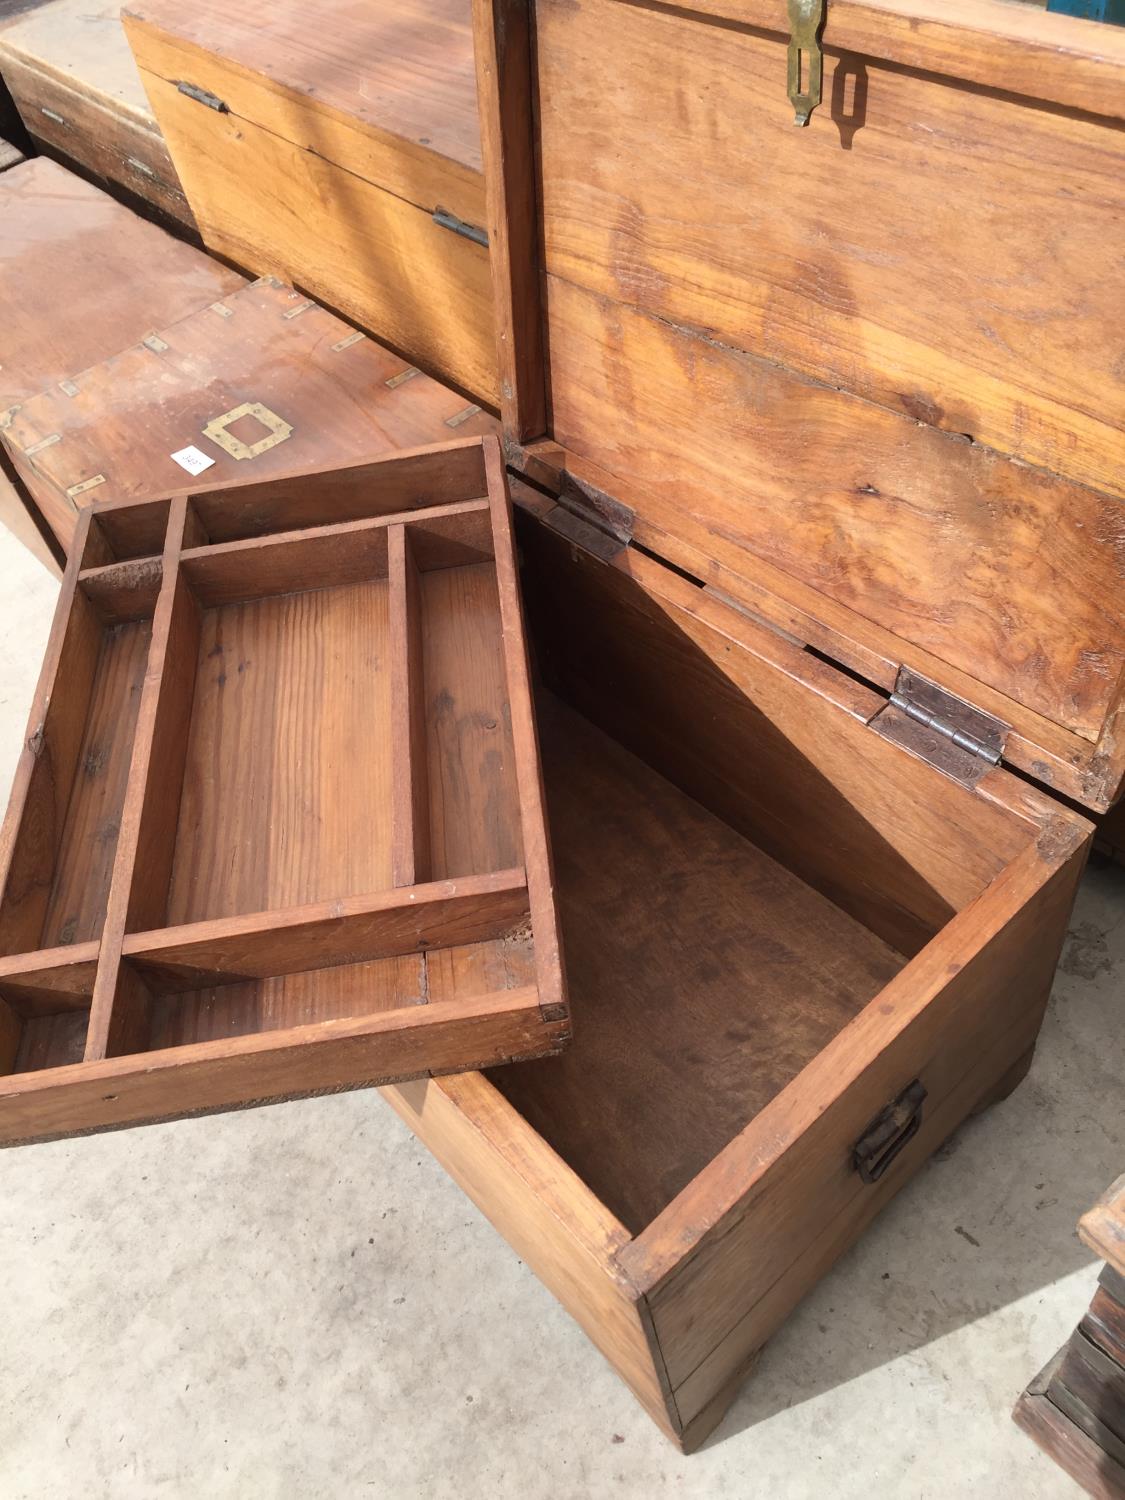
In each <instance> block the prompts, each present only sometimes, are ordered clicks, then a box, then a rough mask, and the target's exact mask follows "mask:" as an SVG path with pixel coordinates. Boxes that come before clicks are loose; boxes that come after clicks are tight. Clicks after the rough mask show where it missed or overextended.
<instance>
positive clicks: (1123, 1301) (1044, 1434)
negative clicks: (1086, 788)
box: [1012, 1177, 1125, 1500]
mask: <svg viewBox="0 0 1125 1500" xmlns="http://www.w3.org/2000/svg"><path fill="white" fill-rule="evenodd" d="M1078 1233H1079V1235H1080V1236H1081V1238H1082V1239H1083V1240H1084V1241H1085V1242H1086V1244H1087V1245H1089V1247H1090V1249H1091V1250H1093V1251H1094V1252H1095V1254H1097V1255H1099V1256H1101V1257H1102V1258H1103V1259H1104V1260H1105V1266H1104V1267H1103V1268H1102V1274H1101V1276H1100V1278H1099V1281H1098V1289H1097V1291H1096V1292H1095V1293H1094V1297H1093V1300H1092V1302H1091V1303H1090V1307H1089V1311H1088V1312H1087V1313H1086V1316H1085V1317H1084V1318H1083V1319H1082V1321H1081V1323H1080V1324H1079V1325H1078V1327H1077V1329H1076V1330H1075V1331H1074V1333H1073V1334H1072V1335H1071V1337H1070V1339H1069V1341H1068V1342H1067V1343H1066V1344H1065V1345H1064V1347H1063V1348H1062V1349H1060V1350H1059V1352H1058V1354H1056V1355H1055V1357H1054V1359H1052V1360H1051V1361H1050V1363H1049V1364H1048V1365H1047V1366H1046V1367H1045V1368H1044V1369H1043V1370H1041V1371H1040V1372H1039V1374H1038V1375H1037V1376H1036V1378H1035V1379H1034V1380H1033V1381H1032V1382H1031V1384H1030V1385H1029V1386H1028V1388H1027V1390H1026V1391H1025V1392H1024V1393H1023V1395H1022V1396H1021V1397H1020V1399H1019V1401H1018V1402H1017V1403H1016V1409H1015V1411H1014V1412H1013V1414H1012V1415H1013V1417H1014V1418H1015V1420H1016V1422H1017V1423H1018V1424H1019V1425H1020V1426H1021V1427H1022V1428H1023V1429H1024V1431H1025V1432H1027V1433H1028V1434H1029V1435H1030V1436H1031V1437H1033V1438H1034V1439H1035V1441H1036V1442H1037V1443H1038V1444H1039V1446H1040V1447H1041V1448H1042V1449H1043V1451H1044V1452H1045V1453H1048V1454H1050V1456H1051V1457H1052V1458H1053V1459H1054V1460H1055V1462H1056V1463H1057V1464H1058V1465H1059V1466H1060V1467H1061V1468H1063V1469H1065V1470H1066V1472H1067V1473H1068V1474H1069V1475H1070V1476H1071V1477H1072V1478H1073V1479H1074V1480H1076V1481H1077V1482H1078V1483H1079V1484H1080V1485H1081V1486H1082V1488H1083V1489H1084V1490H1085V1491H1086V1492H1087V1494H1089V1495H1092V1496H1094V1497H1095V1500H1123V1497H1125V1177H1120V1178H1118V1180H1117V1181H1116V1182H1115V1183H1114V1184H1113V1186H1112V1187H1111V1188H1110V1189H1109V1191H1108V1192H1107V1193H1106V1195H1105V1197H1104V1198H1103V1199H1102V1200H1101V1201H1100V1202H1099V1203H1097V1204H1095V1205H1094V1207H1093V1208H1092V1209H1091V1210H1090V1211H1089V1213H1088V1214H1086V1215H1085V1216H1084V1217H1083V1218H1082V1220H1081V1221H1080V1222H1079V1225H1078Z"/></svg>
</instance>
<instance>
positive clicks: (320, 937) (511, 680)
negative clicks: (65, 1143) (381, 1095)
mask: <svg viewBox="0 0 1125 1500" xmlns="http://www.w3.org/2000/svg"><path fill="white" fill-rule="evenodd" d="M79 525H80V532H79V539H78V542H77V545H76V547H75V551H74V554H73V556H72V559H71V562H70V566H69V568H68V572H67V576H66V580H65V582H64V588H63V592H62V597H61V600H60V604H59V608H58V613H57V616H56V620H55V624H54V628H53V631H52V636H51V640H50V644H49V647H48V652H47V659H46V662H45V665H44V669H43V675H42V678H41V681H40V685H39V689H38V692H37V695H36V700H35V704H34V707H33V711H32V718H31V725H30V729H29V734H28V740H27V745H26V748H25V751H24V754H23V757H22V759H21V762H20V765H19V769H18V772H17V777H16V783H15V790H14V792H13V797H12V802H11V806H10V808H9V812H8V817H7V820H6V822H5V825H4V832H3V839H2V844H0V879H2V885H0V890H2V896H0V952H2V953H3V955H4V956H3V957H2V958H0V1067H2V1071H3V1074H4V1075H5V1076H3V1077H2V1078H0V1140H3V1141H5V1142H11V1141H16V1140H22V1139H29V1138H37V1137H44V1136H52V1135H56V1134H60V1133H71V1132H74V1131H78V1130H89V1129H97V1128H101V1127H105V1126H109V1125H117V1124H123V1123H126V1122H130V1121H137V1120H144V1119H153V1118H160V1117H167V1116H173V1115H178V1114H183V1113H189V1112H195V1111H200V1110H206V1109H215V1108H222V1107H224V1106H230V1105H236V1104H244V1103H248V1102H252V1101H261V1100H266V1099H271V1098H277V1097H281V1096H286V1095H290V1094H296V1093H307V1092H311V1091H318V1090H322V1089H332V1088H341V1087H349V1086H354V1085H357V1084H361V1083H370V1082H372V1081H375V1080H385V1079H388V1078H391V1077H395V1076H412V1075H418V1074H424V1073H430V1072H441V1071H444V1070H448V1069H463V1068H465V1067H467V1066H471V1065H480V1064H483V1063H490V1064H491V1063H498V1062H503V1061H505V1060H507V1059H510V1058H513V1057H529V1056H534V1055H538V1054H541V1053H546V1052H550V1051H553V1050H555V1049H557V1048H558V1047H559V1046H561V1045H562V1043H563V1042H564V1041H565V1040H566V1038H567V1036H568V1022H567V1012H566V1005H565V1000H564V997H563V989H562V978H561V970H560V963H559V956H558V945H557V940H556V935H555V918H554V908H553V895H552V887H551V876H550V869H549V859H548V852H547V842H546V833H545V828H544V821H543V812H542V803H541V791H540V785H539V770H538V760H537V751H536V742H535V732H534V726H533V719H532V713H531V704H530V699H529V694H528V683H527V668H526V660H525V654H524V641H523V633H522V623H521V618H520V603H519V596H518V591H517V582H516V574H515V567H514V560H513V554H512V546H511V534H510V521H509V510H508V499H507V489H506V484H505V481H504V474H503V467H502V463H501V459H500V454H499V447H498V444H497V442H496V440H495V439H494V438H489V439H485V440H483V441H482V440H480V439H477V440H468V441H465V442H462V443H459V444H454V445H451V446H447V447H443V448H440V449H436V450H425V449H423V450H418V451H416V452H415V453H413V454H408V455H402V456H399V457H396V458H393V459H388V460H385V461H381V462H377V463H374V464H365V465H356V466H353V467H352V468H351V469H344V470H337V471H334V472H332V473H328V474H322V475H319V476H317V477H316V479H315V480H303V479H294V480H292V481H288V480H277V481H273V482H267V483H262V484H259V485H251V486H246V487H244V488H242V489H240V490H238V491H237V492H235V494H234V496H231V495H224V494H223V493H222V492H221V491H216V492H208V491H199V492H197V493H195V494H193V495H191V496H187V495H179V496H175V497H173V498H171V499H169V500H166V501H162V502H152V503H149V504H147V505H140V506H130V505H109V506H95V507H91V508H90V510H89V511H87V512H85V513H84V514H83V517H82V518H81V520H80V522H79Z"/></svg>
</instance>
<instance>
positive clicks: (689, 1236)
mask: <svg viewBox="0 0 1125 1500" xmlns="http://www.w3.org/2000/svg"><path fill="white" fill-rule="evenodd" d="M1088 828H1089V825H1087V824H1085V823H1083V822H1082V820H1080V819H1071V817H1070V816H1069V815H1064V814H1061V813H1060V814H1059V816H1058V818H1057V819H1056V821H1055V822H1054V824H1053V826H1050V825H1049V826H1048V827H1047V828H1046V829H1045V830H1044V831H1043V833H1042V834H1041V835H1040V837H1039V840H1038V841H1037V844H1036V845H1033V846H1032V847H1031V848H1029V849H1028V850H1027V851H1026V852H1025V854H1024V855H1022V856H1020V857H1019V858H1017V859H1016V860H1015V861H1014V862H1013V863H1012V864H1011V865H1010V866H1009V867H1008V868H1007V869H1006V870H1005V871H1004V872H1003V873H1002V874H1001V875H1000V876H999V877H998V878H997V879H996V881H994V882H993V884H992V885H991V886H990V887H989V888H988V889H987V890H986V891H985V892H984V893H983V894H982V895H981V896H980V897H979V898H978V899H977V901H975V902H974V903H972V904H971V905H970V906H968V907H967V908H966V909H965V910H964V911H963V912H960V913H959V914H958V915H957V916H956V917H954V918H953V920H952V921H951V922H950V923H949V925H948V926H947V927H946V928H945V929H944V931H943V932H942V933H941V934H939V936H938V938H937V939H935V940H934V942H932V943H931V944H930V945H929V947H928V948H927V949H926V950H925V951H924V952H923V953H922V954H919V955H918V956H917V957H916V958H915V959H914V960H913V962H912V963H911V964H909V965H907V967H906V968H905V969H903V970H902V972H901V973H900V974H899V975H898V977H897V978H896V979H894V980H892V981H891V984H890V985H888V987H887V988H886V989H885V990H884V991H883V993H882V995H880V996H879V997H878V999H877V1000H876V1001H875V1002H873V1003H872V1004H871V1005H869V1006H868V1007H867V1008H866V1010H865V1011H864V1012H863V1013H862V1014H861V1015H860V1016H859V1017H858V1018H857V1019H856V1020H855V1021H854V1022H853V1023H852V1025H851V1026H849V1027H848V1028H847V1029H846V1030H845V1031H844V1032H842V1033H840V1035H839V1036H837V1037H836V1039H835V1040H834V1041H833V1042H832V1043H830V1044H829V1046H828V1047H826V1048H825V1049H824V1051H823V1052H821V1053H820V1054H819V1056H818V1057H817V1058H816V1060H815V1062H813V1063H812V1064H810V1066H809V1067H808V1068H806V1069H805V1070H804V1071H803V1072H802V1074H801V1075H800V1076H799V1077H798V1078H797V1079H796V1080H795V1081H794V1083H792V1084H790V1085H789V1086H788V1087H787V1088H786V1089H784V1090H783V1091H782V1092H781V1093H780V1094H779V1095H778V1096H777V1097H776V1098H775V1099H774V1100H773V1101H772V1103H771V1104H770V1105H769V1106H767V1108H766V1109H765V1110H763V1111H762V1113H761V1114H760V1115H759V1116H758V1117H757V1118H756V1119H755V1120H754V1121H753V1123H752V1124H750V1125H749V1126H748V1127H747V1128H746V1130H744V1131H743V1132H742V1134H741V1135H740V1136H739V1137H738V1138H737V1139H736V1140H735V1141H733V1142H732V1143H731V1144H730V1145H729V1146H728V1147H727V1148H726V1150H725V1151H723V1152H722V1153H721V1154H720V1155H719V1156H718V1157H717V1158H716V1159H715V1160H714V1162H712V1164H711V1165H710V1166H709V1167H708V1168H707V1169H706V1170H705V1171H704V1172H703V1173H701V1174H700V1176H699V1177H697V1178H696V1180H695V1181H694V1182H693V1183H692V1184H691V1186H690V1187H689V1188H687V1189H685V1191H684V1192H682V1193H681V1194H680V1195H679V1197H678V1198H677V1199H676V1200H675V1201H674V1202H673V1203H672V1204H671V1205H670V1206H669V1208H668V1209H666V1210H665V1211H664V1213H663V1214H661V1215H660V1217H659V1218H658V1219H657V1220H656V1221H655V1222H654V1223H653V1224H651V1225H650V1226H648V1228H647V1229H646V1230H645V1231H644V1233H643V1234H641V1235H640V1236H639V1237H638V1238H637V1240H636V1241H634V1242H633V1244H631V1245H630V1246H628V1247H627V1248H626V1249H625V1250H624V1251H623V1252H622V1256H621V1259H622V1264H623V1267H624V1268H625V1269H626V1270H627V1271H628V1273H629V1274H630V1275H631V1276H632V1277H633V1278H634V1279H635V1281H636V1283H637V1285H638V1287H640V1288H641V1289H642V1290H645V1291H647V1292H648V1294H649V1296H650V1301H651V1305H652V1312H653V1322H654V1326H655V1328H656V1331H657V1335H658V1337H659V1339H660V1343H661V1347H662V1349H663V1351H664V1355H665V1360H666V1363H667V1366H668V1373H669V1379H670V1380H671V1383H672V1386H673V1388H674V1389H675V1388H678V1387H679V1386H680V1385H681V1384H683V1383H684V1382H685V1381H686V1380H687V1379H688V1378H689V1377H690V1376H691V1375H692V1372H693V1371H695V1370H696V1369H697V1367H699V1366H700V1365H701V1364H702V1362H703V1361H704V1360H705V1359H707V1357H708V1356H709V1355H710V1354H711V1352H712V1351H713V1350H714V1349H715V1348H716V1347H717V1346H719V1345H720V1344H723V1345H724V1358H723V1360H722V1363H721V1366H720V1367H718V1368H714V1367H713V1368H712V1369H711V1370H710V1371H709V1375H710V1382H709V1383H710V1384H711V1387H712V1389H713V1388H717V1387H719V1386H721V1385H723V1384H725V1383H726V1380H727V1379H728V1378H729V1374H730V1371H731V1368H733V1367H734V1366H736V1365H738V1364H740V1363H741V1362H742V1361H744V1360H745V1358H746V1357H747V1355H748V1354H749V1353H751V1352H752V1351H753V1350H754V1349H756V1348H758V1347H759V1346H760V1344H761V1343H762V1342H763V1340H764V1338H765V1337H767V1336H768V1334H769V1332H770V1331H772V1328H773V1327H774V1326H776V1319H777V1318H779V1317H780V1316H781V1315H782V1313H783V1310H782V1309H778V1308H777V1307H776V1306H771V1305H770V1304H769V1303H768V1301H767V1300H766V1299H767V1297H768V1293H769V1291H770V1288H771V1287H772V1285H773V1284H774V1283H775V1282H776V1281H777V1280H778V1278H779V1277H781V1276H782V1275H783V1274H784V1272H785V1270H786V1268H787V1267H788V1266H790V1265H791V1264H792V1263H793V1261H794V1260H795V1258H796V1257H797V1256H798V1255H799V1254H801V1253H802V1252H803V1251H805V1250H806V1249H807V1248H808V1247H809V1246H811V1245H813V1244H815V1242H816V1240H817V1237H818V1236H819V1235H820V1234H821V1232H822V1231H823V1229H824V1226H825V1225H826V1223H830V1222H831V1221H832V1220H834V1219H835V1218H836V1216H837V1214H841V1213H845V1212H846V1213H847V1214H848V1215H849V1219H848V1220H847V1221H846V1222H848V1223H849V1225H850V1226H851V1227H850V1228H849V1231H848V1233H847V1235H846V1237H844V1236H842V1237H841V1241H838V1242H837V1244H838V1249H842V1248H843V1247H844V1244H845V1243H850V1242H851V1240H852V1239H853V1238H854V1236H855V1233H858V1231H859V1228H860V1227H862V1224H863V1223H864V1222H866V1217H867V1205H868V1204H869V1202H870V1200H871V1198H872V1197H877V1198H880V1200H882V1199H884V1198H885V1197H889V1196H890V1195H891V1194H892V1193H893V1192H894V1191H896V1190H897V1188H898V1187H901V1186H902V1185H903V1184H904V1183H905V1182H906V1181H908V1180H909V1177H910V1175H911V1173H912V1171H913V1170H916V1169H917V1168H918V1167H919V1166H920V1165H921V1164H922V1163H923V1162H924V1161H925V1159H926V1157H927V1155H928V1154H929V1153H930V1152H931V1151H932V1150H933V1149H934V1148H935V1147H936V1146H937V1145H939V1144H940V1142H941V1141H942V1140H944V1139H945V1137H946V1135H948V1134H949V1132H950V1131H951V1130H952V1129H953V1128H954V1127H955V1126H956V1124H957V1123H958V1122H959V1119H960V1118H961V1117H962V1116H963V1114H967V1113H968V1112H969V1110H970V1109H971V1108H972V1107H973V1105H974V1104H976V1103H977V1102H978V1101H979V1098H980V1097H981V1096H982V1095H984V1094H986V1093H988V1091H989V1089H990V1087H991V1086H992V1085H993V1084H994V1083H995V1082H996V1080H997V1079H998V1078H999V1077H1001V1076H1002V1075H1003V1074H1004V1073H1006V1072H1008V1071H1009V1069H1010V1068H1011V1065H1012V1063H1013V1062H1014V1061H1015V1059H1016V1058H1018V1057H1021V1056H1022V1055H1023V1054H1024V1053H1026V1051H1027V1048H1028V1043H1029V1039H1030V1040H1033V1039H1034V1036H1035V1034H1036V1032H1037V1030H1038V1025H1039V1021H1040V1019H1041V1016H1042V1009H1043V1006H1044V1005H1045V1004H1046V1000H1047V995H1048V992H1049V989H1050V980H1051V975H1052V973H1053V970H1054V963H1055V960H1056V957H1057V953H1058V950H1059V948H1060V946H1061V943H1062V938H1063V936H1064V934H1065V929H1066V921H1067V917H1068V915H1069V912H1070V908H1071V904H1072V901H1073V894H1074V887H1075V883H1076V881H1077V879H1078V876H1079V874H1080V873H1081V869H1082V865H1083V862H1084V856H1085V852H1086V847H1087V843H1088ZM954 953H955V954H956V960H955V963H956V973H955V975H954V976H953V977H952V978H951V977H950V965H951V955H952V954H954ZM985 996H988V997H989V998H988V1003H987V1004H986V1003H985V1000H984V997H985ZM1006 1037H1008V1038H1011V1039H1012V1040H1010V1042H1009V1044H1007V1045H1006V1044H1005V1040H1004V1039H1005V1038H1006ZM982 1056H992V1057H994V1058H995V1059H996V1063H995V1072H994V1074H993V1077H992V1078H986V1079H983V1080H979V1082H980V1091H979V1093H978V1094H977V1097H976V1098H965V1097H963V1096H962V1097H961V1098H960V1103H959V1105H958V1108H957V1110H956V1111H955V1112H954V1115H953V1117H952V1118H950V1115H949V1112H948V1111H943V1110H942V1108H941V1105H942V1101H943V1100H944V1099H945V1098H946V1097H947V1096H952V1095H956V1093H957V1090H958V1088H959V1087H960V1086H961V1084H962V1080H963V1079H964V1078H965V1076H966V1075H967V1074H968V1073H970V1072H971V1071H972V1068H973V1065H974V1063H975V1062H976V1061H977V1060H978V1059H980V1058H981V1057H982ZM1001 1063H1002V1066H1001V1065H1000V1064H1001ZM915 1078H919V1079H921V1080H922V1082H923V1084H924V1086H925V1087H926V1089H927V1091H928V1098H929V1101H930V1108H929V1109H928V1110H925V1109H924V1111H923V1116H922V1121H923V1123H922V1127H921V1129H920V1130H919V1131H918V1133H917V1135H916V1136H915V1137H914V1139H913V1140H912V1141H911V1143H910V1145H909V1146H908V1147H907V1148H906V1149H905V1150H904V1151H903V1152H902V1153H901V1154H900V1155H899V1156H898V1157H897V1158H896V1161H895V1166H894V1168H893V1170H891V1171H890V1172H888V1173H887V1175H886V1177H884V1178H882V1179H881V1180H880V1183H879V1184H878V1185H877V1186H875V1187H874V1188H872V1187H870V1186H869V1185H867V1184H864V1183H863V1182H861V1180H860V1178H859V1176H858V1175H857V1173H856V1171H855V1169H854V1166H853V1164H852V1160H851V1150H852V1147H853V1145H854V1143H855V1142H856V1141H857V1140H858V1139H859V1138H860V1136H861V1135H862V1133H863V1131H864V1129H865V1127H866V1126H867V1124H868V1123H869V1122H870V1121H871V1119H873V1118H874V1116H875V1115H876V1114H877V1113H878V1112H879V1110H880V1109H882V1108H883V1107H884V1106H885V1105H886V1104H887V1103H889V1102H890V1100H892V1099H893V1098H895V1097H896V1095H897V1094H898V1093H899V1092H900V1091H901V1090H902V1089H903V1088H904V1087H905V1085H906V1084H908V1083H909V1082H910V1081H911V1080H912V1079H915ZM853 1231H854V1232H853ZM748 1265H751V1266H752V1267H753V1270H752V1272H751V1273H750V1274H748V1273H747V1266H748ZM794 1293H795V1296H794V1300H795V1297H796V1296H798V1295H800V1293H799V1292H797V1291H796V1289H794ZM789 1305H792V1304H789ZM756 1308H757V1309H758V1314H757V1317H755V1315H754V1310H755V1309H756ZM732 1328H734V1329H737V1334H736V1336H732V1337H731V1338H730V1339H727V1338H726V1335H727V1334H728V1332H729V1331H730V1330H731V1329H732ZM702 1395H703V1393H701V1392H699V1393H697V1399H701V1398H702Z"/></svg>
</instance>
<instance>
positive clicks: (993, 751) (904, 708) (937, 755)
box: [871, 667, 1011, 786]
mask: <svg viewBox="0 0 1125 1500" xmlns="http://www.w3.org/2000/svg"><path fill="white" fill-rule="evenodd" d="M871 727H872V728H873V729H874V730H876V732H877V733H879V734H881V735H883V737H884V738H885V739H889V740H893V741H894V742H895V744H897V745H901V746H902V747H903V748H904V749H906V750H909V751H910V752H911V753H912V754H914V755H917V756H919V757H920V758H921V759H922V760H925V761H928V762H929V763H930V765H932V766H936V767H937V769H938V770H939V771H943V772H944V773H945V774H946V775H947V776H952V777H953V779H954V780H955V781H960V782H961V783H963V785H965V786H975V785H976V783H977V782H978V781H979V780H980V778H981V777H982V776H983V775H984V774H985V772H986V771H987V770H988V769H989V767H990V766H998V765H999V764H1000V761H1001V759H1002V757H1003V754H1004V739H1005V736H1006V735H1007V733H1008V731H1009V729H1010V727H1011V726H1010V725H1008V724H1005V723H1004V721H1003V720H1002V719H997V718H995V717H994V716H993V715H992V714H987V713H985V712H984V710H983V709H980V708H974V707H973V705H972V704H971V703H966V702H965V701H964V699H963V698H957V697H955V696H954V695H953V694H952V693H951V692H949V691H948V690H947V689H946V688H943V687H939V686H938V684H937V683H936V682H930V681H929V679H928V678H925V677H921V676H919V674H918V673H917V672H912V671H911V670H910V669H909V668H908V667H901V668H900V669H899V673H898V678H897V680H896V682H895V689H894V692H893V693H892V694H891V696H890V701H889V702H888V703H887V705H886V707H885V708H882V709H880V711H879V712H878V713H877V714H876V715H875V717H874V718H873V719H872V720H871Z"/></svg>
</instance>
